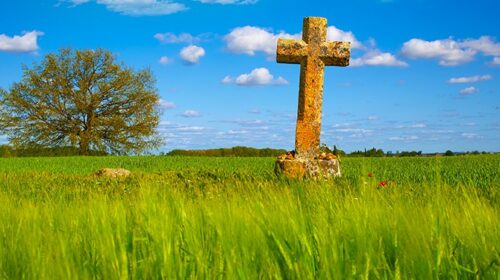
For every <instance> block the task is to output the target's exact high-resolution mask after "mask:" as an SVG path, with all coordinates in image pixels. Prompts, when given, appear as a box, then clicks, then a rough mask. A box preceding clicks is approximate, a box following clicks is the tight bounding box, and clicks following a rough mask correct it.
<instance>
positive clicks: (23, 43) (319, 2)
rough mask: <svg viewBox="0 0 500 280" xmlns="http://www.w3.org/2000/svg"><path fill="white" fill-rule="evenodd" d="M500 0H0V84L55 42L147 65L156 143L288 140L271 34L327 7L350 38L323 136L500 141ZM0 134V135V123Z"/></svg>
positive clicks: (291, 91)
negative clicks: (154, 92) (153, 88)
mask: <svg viewBox="0 0 500 280" xmlns="http://www.w3.org/2000/svg"><path fill="white" fill-rule="evenodd" d="M499 10H500V2H498V1H493V0H488V1H485V0H478V1H460V0H459V1H444V0H433V1H431V0H412V1H410V0H393V1H389V0H385V1H381V0H353V1H325V0H308V1H297V0H288V1H285V0H190V1H188V0H172V1H167V0H67V1H60V0H42V1H35V0H31V1H28V0H17V1H9V0H7V1H2V2H1V4H0V87H2V88H5V89H8V88H9V87H10V86H11V85H12V83H14V82H16V81H19V80H20V78H21V75H22V70H21V67H22V65H23V64H26V65H28V66H29V65H31V63H32V62H34V61H35V62H36V61H40V60H41V59H42V58H43V56H44V55H45V54H48V53H51V52H56V51H57V50H58V49H60V48H62V47H72V48H78V49H94V48H106V49H109V50H111V51H112V52H113V53H115V54H116V56H117V59H118V60H119V61H122V62H123V63H125V64H127V65H129V66H132V67H134V68H136V69H142V68H150V69H151V70H152V71H153V73H154V74H155V76H156V78H157V86H158V90H159V94H160V95H161V98H162V102H161V104H160V106H161V107H162V108H163V110H164V114H163V116H162V122H161V125H160V128H159V129H160V132H161V133H162V135H163V136H165V139H166V145H165V146H164V147H163V148H162V149H161V150H162V151H168V150H171V149H175V148H191V149H198V148H215V147H231V146H236V145H245V146H254V147H275V148H286V149H293V145H294V138H295V136H294V130H295V120H296V112H297V100H298V80H299V66H298V65H286V64H277V63H276V62H275V53H274V52H275V47H276V40H277V38H278V37H291V38H299V37H300V32H301V28H302V19H303V18H304V17H306V16H322V17H326V18H327V19H328V22H329V29H328V31H329V34H328V38H329V39H330V40H344V41H351V42H352V43H353V47H354V48H353V50H352V58H351V66H350V67H347V68H341V67H329V68H327V70H326V74H325V93H324V104H323V113H324V116H323V127H322V142H323V143H326V144H328V145H329V146H331V145H333V144H336V145H337V146H339V147H340V148H342V149H345V150H347V151H352V150H358V149H364V148H371V147H377V148H382V149H384V150H390V151H397V150H400V151H401V150H422V151H424V152H436V151H444V150H446V149H452V150H455V151H464V150H486V151H500V118H499V117H500V110H499V109H500V98H499V90H500V87H499V86H500V83H499V81H500V41H499V39H500V34H499V33H500V32H499V30H500V29H499V28H498V27H499V26H500V17H498V11H499ZM0 141H4V142H5V141H6V138H5V137H2V136H0Z"/></svg>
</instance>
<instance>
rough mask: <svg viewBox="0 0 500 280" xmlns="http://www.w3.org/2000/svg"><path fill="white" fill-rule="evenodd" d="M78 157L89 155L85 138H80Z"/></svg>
mask: <svg viewBox="0 0 500 280" xmlns="http://www.w3.org/2000/svg"><path fill="white" fill-rule="evenodd" d="M80 155H82V156H88V155H89V141H88V139H87V138H86V136H85V135H84V136H81V138H80Z"/></svg>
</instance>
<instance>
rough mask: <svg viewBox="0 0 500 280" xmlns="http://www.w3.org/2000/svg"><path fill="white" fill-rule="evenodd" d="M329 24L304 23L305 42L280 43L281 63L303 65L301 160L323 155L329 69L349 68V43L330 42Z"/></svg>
mask: <svg viewBox="0 0 500 280" xmlns="http://www.w3.org/2000/svg"><path fill="white" fill-rule="evenodd" d="M326 35H327V20H326V19H325V18H318V17H308V18H305V19H304V26H303V38H302V40H290V39H279V40H278V47H277V61H278V62H279V63H292V64H300V90H299V109H298V116H297V129H296V138H295V151H296V153H297V155H296V157H297V158H303V159H313V158H314V156H315V155H317V154H318V152H319V145H320V133H321V110H322V103H323V80H324V67H325V66H348V65H349V58H350V43H349V42H327V41H326Z"/></svg>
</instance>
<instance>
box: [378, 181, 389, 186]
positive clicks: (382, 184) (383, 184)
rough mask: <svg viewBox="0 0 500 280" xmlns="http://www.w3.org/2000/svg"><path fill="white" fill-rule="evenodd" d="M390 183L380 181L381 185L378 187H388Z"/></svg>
mask: <svg viewBox="0 0 500 280" xmlns="http://www.w3.org/2000/svg"><path fill="white" fill-rule="evenodd" d="M388 183H389V181H387V180H384V181H380V183H378V185H379V187H385V186H387V184H388Z"/></svg>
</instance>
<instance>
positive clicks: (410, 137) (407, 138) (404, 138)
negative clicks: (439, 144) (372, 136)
mask: <svg viewBox="0 0 500 280" xmlns="http://www.w3.org/2000/svg"><path fill="white" fill-rule="evenodd" d="M418 139H419V137H418V136H416V135H408V136H395V137H390V138H389V140H390V141H414V140H418Z"/></svg>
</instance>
